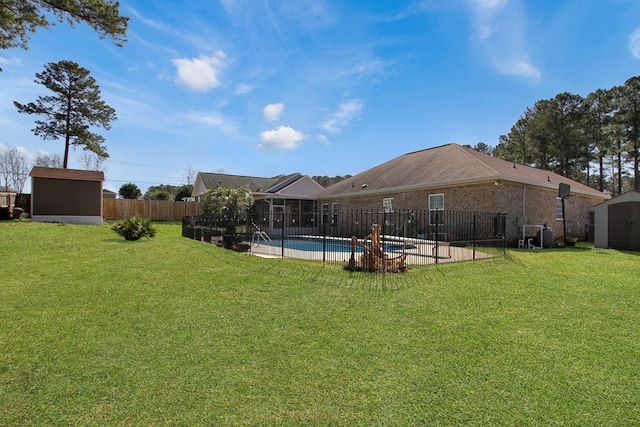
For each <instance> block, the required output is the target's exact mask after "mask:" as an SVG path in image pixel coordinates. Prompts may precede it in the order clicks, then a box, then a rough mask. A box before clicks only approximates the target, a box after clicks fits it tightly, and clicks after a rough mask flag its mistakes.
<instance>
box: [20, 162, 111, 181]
mask: <svg viewBox="0 0 640 427" xmlns="http://www.w3.org/2000/svg"><path fill="white" fill-rule="evenodd" d="M29 175H30V176H31V177H32V178H51V179H69V180H73V181H99V182H103V181H104V172H102V171H88V170H80V169H62V168H45V167H43V166H34V167H33V169H31V172H30V173H29Z"/></svg>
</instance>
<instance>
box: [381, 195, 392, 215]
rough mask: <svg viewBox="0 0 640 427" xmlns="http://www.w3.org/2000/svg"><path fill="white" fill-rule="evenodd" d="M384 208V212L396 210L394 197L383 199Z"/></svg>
mask: <svg viewBox="0 0 640 427" xmlns="http://www.w3.org/2000/svg"><path fill="white" fill-rule="evenodd" d="M382 210H383V211H384V213H391V212H393V211H394V208H393V197H388V198H385V199H382Z"/></svg>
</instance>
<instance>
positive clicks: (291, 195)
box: [191, 172, 322, 235]
mask: <svg viewBox="0 0 640 427" xmlns="http://www.w3.org/2000/svg"><path fill="white" fill-rule="evenodd" d="M220 186H223V187H229V188H239V187H247V188H248V189H249V190H250V191H251V193H252V195H253V198H254V200H255V203H254V207H253V218H252V220H253V222H254V223H256V224H257V225H258V226H259V227H261V228H262V229H263V230H266V231H268V232H269V234H272V235H277V234H279V232H280V231H279V230H281V227H282V226H283V225H282V224H276V223H274V218H279V214H280V213H282V212H285V213H286V218H288V221H290V222H291V221H292V222H294V223H297V224H296V225H305V224H304V220H301V219H300V218H312V216H311V215H304V213H312V212H314V211H315V208H316V205H315V198H314V197H312V196H311V194H313V193H315V192H317V191H318V190H321V189H322V186H321V185H320V184H318V183H317V182H315V181H314V180H313V179H311V178H310V177H309V176H307V175H302V174H300V173H294V174H291V175H278V176H276V177H273V178H261V177H254V176H241V175H229V174H223V173H205V172H199V173H198V175H197V177H196V182H195V184H194V186H193V191H192V193H191V196H192V197H193V198H194V200H195V201H198V202H199V201H200V199H201V197H202V196H203V195H204V194H205V193H206V192H207V191H209V190H211V189H214V188H217V187H220ZM307 225H309V226H311V225H312V224H311V223H309V224H307Z"/></svg>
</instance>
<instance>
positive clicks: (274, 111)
mask: <svg viewBox="0 0 640 427" xmlns="http://www.w3.org/2000/svg"><path fill="white" fill-rule="evenodd" d="M283 111H284V104H283V103H281V102H279V103H277V104H269V105H267V106H266V107H264V109H263V110H262V116H263V117H264V119H265V120H266V121H268V122H272V121H274V120H278V118H279V117H280V114H282V112H283Z"/></svg>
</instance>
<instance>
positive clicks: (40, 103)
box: [13, 60, 117, 168]
mask: <svg viewBox="0 0 640 427" xmlns="http://www.w3.org/2000/svg"><path fill="white" fill-rule="evenodd" d="M35 82H36V83H38V84H41V85H43V86H44V87H46V88H47V89H49V90H50V91H52V92H53V95H47V96H41V97H39V98H38V99H37V100H36V102H30V103H28V104H20V103H18V102H14V103H13V104H14V105H15V106H16V108H17V109H18V111H19V112H20V113H26V114H37V115H40V116H43V117H44V120H36V122H35V123H36V125H37V126H36V127H35V128H34V129H33V130H32V131H33V133H34V134H35V135H36V136H40V137H41V138H42V139H53V140H55V139H59V138H64V140H65V147H64V159H63V167H64V168H67V167H68V162H69V147H70V146H71V145H77V146H82V148H83V149H85V150H88V151H91V152H93V153H95V154H96V155H97V156H99V157H102V158H107V157H109V154H107V148H106V146H104V145H103V142H104V137H102V136H101V135H98V134H96V133H93V132H91V131H90V130H89V129H90V127H91V126H98V127H102V128H104V129H107V130H108V129H110V128H111V121H113V120H116V119H117V117H116V112H115V110H114V109H113V108H111V107H110V106H109V105H107V104H106V103H105V102H104V101H103V100H102V99H101V98H100V87H99V86H98V85H97V84H96V80H95V79H94V78H93V77H91V76H90V75H89V71H88V70H87V69H85V68H82V67H80V66H79V65H78V64H76V63H75V62H73V61H65V60H63V61H59V62H55V63H54V62H51V63H49V64H47V65H45V70H44V72H42V73H36V80H35Z"/></svg>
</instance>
